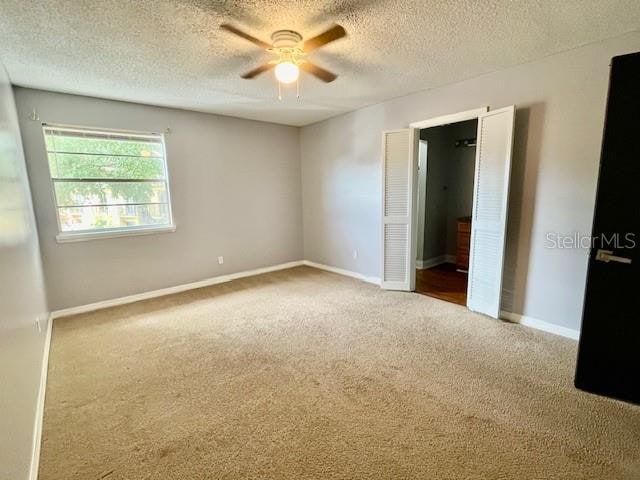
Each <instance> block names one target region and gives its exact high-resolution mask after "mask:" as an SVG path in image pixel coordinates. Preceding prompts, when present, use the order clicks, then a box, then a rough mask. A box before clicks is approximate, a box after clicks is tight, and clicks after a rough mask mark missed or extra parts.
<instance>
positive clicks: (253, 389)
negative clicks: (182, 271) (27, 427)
mask: <svg viewBox="0 0 640 480" xmlns="http://www.w3.org/2000/svg"><path fill="white" fill-rule="evenodd" d="M51 348H52V350H51V358H50V366H49V380H48V388H47V396H46V407H45V418H44V437H43V444H42V454H41V468H40V477H39V478H40V480H51V479H57V480H63V479H64V480H69V479H83V480H87V479H89V480H92V479H107V480H116V479H118V480H121V479H122V480H123V479H127V480H137V479H163V480H165V479H166V480H182V479H184V480H199V479H256V480H257V479H296V480H301V479H377V480H380V479H392V478H393V479H409V478H416V479H439V480H443V479H492V480H493V479H527V480H531V479H563V480H566V479H598V480H602V479H607V480H613V479H638V478H640V408H638V407H634V406H631V405H628V404H624V403H621V402H617V401H614V400H608V399H605V398H600V397H597V396H593V395H589V394H586V393H583V392H580V391H578V390H575V389H574V388H573V385H572V380H573V369H574V359H575V354H576V343H575V342H572V341H570V340H566V339H563V338H560V337H556V336H553V335H550V334H545V333H542V332H538V331H536V330H531V329H528V328H526V327H522V326H519V325H512V324H508V323H502V322H498V321H495V320H491V319H489V318H485V317H483V316H480V315H476V314H473V313H471V312H469V311H468V310H466V309H465V308H464V307H461V306H458V305H454V304H450V303H446V302H443V301H440V300H436V299H432V298H429V297H425V296H423V295H417V294H409V293H400V292H385V291H382V290H380V289H379V288H377V287H375V286H373V285H369V284H365V283H362V282H359V281H357V280H353V279H350V278H346V277H342V276H339V275H334V274H330V273H326V272H321V271H319V270H314V269H311V268H306V267H301V268H295V269H291V270H286V271H281V272H276V273H271V274H267V275H262V276H257V277H252V278H247V279H243V280H238V281H234V282H231V283H227V284H222V285H218V286H214V287H210V288H204V289H200V290H196V291H190V292H186V293H182V294H178V295H173V296H169V297H163V298H159V299H155V300H149V301H145V302H139V303H136V304H132V305H128V306H124V307H117V308H112V309H109V310H103V311H100V312H96V313H91V314H86V315H79V316H75V317H69V318H65V319H59V320H57V321H56V323H55V326H54V331H53V340H52V347H51Z"/></svg>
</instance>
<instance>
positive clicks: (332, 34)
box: [303, 25, 347, 52]
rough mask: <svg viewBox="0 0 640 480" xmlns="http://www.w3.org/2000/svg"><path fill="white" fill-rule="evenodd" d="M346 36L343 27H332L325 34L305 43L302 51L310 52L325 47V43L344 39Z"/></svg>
mask: <svg viewBox="0 0 640 480" xmlns="http://www.w3.org/2000/svg"><path fill="white" fill-rule="evenodd" d="M346 35H347V32H346V31H345V29H344V28H343V27H341V26H340V25H334V26H333V27H331V28H330V29H329V30H327V31H326V32H324V33H321V34H320V35H318V36H315V37H313V38H310V39H309V40H307V41H305V42H304V47H303V49H304V51H305V52H311V51H313V50H315V49H317V48H320V47H322V46H323V45H326V44H327V43H330V42H333V41H334V40H338V39H339V38H342V37H345V36H346Z"/></svg>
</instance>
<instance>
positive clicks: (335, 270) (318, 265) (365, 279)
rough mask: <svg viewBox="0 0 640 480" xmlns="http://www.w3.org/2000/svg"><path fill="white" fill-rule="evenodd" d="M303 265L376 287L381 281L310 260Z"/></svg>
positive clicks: (304, 261)
mask: <svg viewBox="0 0 640 480" xmlns="http://www.w3.org/2000/svg"><path fill="white" fill-rule="evenodd" d="M302 263H303V265H307V266H308V267H313V268H318V269H320V270H326V271H327V272H333V273H337V274H339V275H345V276H347V277H352V278H357V279H358V280H362V281H363V282H368V283H373V284H374V285H380V279H379V278H378V277H367V276H366V275H362V274H361V273H357V272H352V271H351V270H345V269H343V268H337V267H330V266H329V265H323V264H322V263H316V262H312V261H310V260H303V261H302Z"/></svg>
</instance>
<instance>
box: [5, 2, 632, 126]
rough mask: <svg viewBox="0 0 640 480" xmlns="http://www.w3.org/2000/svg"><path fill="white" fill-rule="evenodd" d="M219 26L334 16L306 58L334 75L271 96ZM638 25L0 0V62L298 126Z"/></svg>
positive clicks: (324, 8) (97, 90)
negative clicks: (336, 27)
mask: <svg viewBox="0 0 640 480" xmlns="http://www.w3.org/2000/svg"><path fill="white" fill-rule="evenodd" d="M222 22H231V23H233V24H235V25H237V26H239V27H241V28H243V29H245V30H247V31H248V32H250V33H252V34H254V35H255V36H257V37H259V38H261V39H264V40H267V41H268V40H269V36H270V34H271V32H273V31H274V30H277V29H284V28H287V29H293V30H297V31H299V32H300V33H301V34H302V35H303V36H305V37H307V38H308V37H310V36H313V35H316V34H318V33H320V32H321V31H323V30H324V29H325V28H327V27H329V26H330V25H331V24H332V23H334V22H336V23H339V24H341V25H343V26H344V27H345V28H346V30H347V33H348V35H349V36H348V37H347V38H345V39H341V40H338V41H336V42H335V43H332V44H331V45H328V46H326V47H325V48H323V49H322V50H319V51H317V52H314V53H313V54H312V55H311V56H310V58H311V59H312V60H313V61H314V62H316V63H317V64H319V65H321V66H323V67H325V68H328V69H331V70H333V71H335V72H336V73H338V74H339V75H340V76H339V78H338V79H337V80H336V81H335V82H333V83H331V84H323V83H321V82H319V81H317V80H316V79H315V78H310V77H308V76H305V77H303V82H302V99H300V100H295V94H294V92H288V95H287V99H285V100H283V101H278V100H277V89H276V83H275V81H274V79H273V74H272V73H268V74H265V75H263V76H261V77H259V78H258V79H257V80H242V79H240V78H239V74H240V73H242V72H244V71H246V70H249V69H251V68H252V67H254V66H257V65H258V64H260V63H261V62H263V61H264V60H265V59H267V58H269V59H270V58H271V57H270V56H268V55H267V54H266V53H265V52H262V51H260V49H258V48H257V47H255V46H253V45H252V44H250V43H248V42H246V41H244V40H242V39H240V38H236V37H233V36H231V35H230V34H229V33H227V32H224V31H221V30H220V29H219V25H220V24H221V23H222ZM639 28H640V1H638V0H515V1H514V0H457V1H456V0H422V1H421V0H414V1H412V0H320V1H318V0H244V1H212V0H210V1H207V0H163V1H150V0H147V1H141V0H136V1H132V0H102V1H100V2H97V1H82V0H76V1H68V0H67V1H64V0H27V1H25V0H0V59H1V60H2V62H3V63H4V64H5V66H6V68H7V70H8V72H9V75H10V77H11V80H12V82H13V83H14V84H17V85H22V86H27V87H34V88H41V89H47V90H54V91H60V92H68V93H76V94H82V95H90V96H96V97H105V98H113V99H119V100H129V101H134V102H140V103H148V104H153V105H163V106H170V107H179V108H185V109H191V110H199V111H205V112H213V113H220V114H225V115H233V116H238V117H245V118H252V119H258V120H266V121H272V122H277V123H284V124H289V125H306V124H309V123H313V122H316V121H319V120H322V119H325V118H328V117H331V116H333V115H337V114H339V113H342V112H345V111H349V110H354V109H356V108H359V107H362V106H365V105H370V104H374V103H378V102H381V101H384V100H387V99H389V98H393V97H398V96H402V95H405V94H408V93H411V92H415V91H419V90H424V89H428V88H433V87H436V86H440V85H445V84H448V83H453V82H456V81H460V80H463V79H466V78H470V77H474V76H477V75H480V74H482V73H487V72H491V71H495V70H499V69H501V68H505V67H508V66H511V65H516V64H520V63H524V62H528V61H532V60H535V59H537V58H541V57H544V56H547V55H550V54H553V53H557V52H560V51H564V50H568V49H571V48H575V47H577V46H580V45H584V44H587V43H591V42H595V41H598V40H602V39H604V38H610V37H614V36H618V35H621V34H623V33H626V32H630V31H635V30H638V29H639Z"/></svg>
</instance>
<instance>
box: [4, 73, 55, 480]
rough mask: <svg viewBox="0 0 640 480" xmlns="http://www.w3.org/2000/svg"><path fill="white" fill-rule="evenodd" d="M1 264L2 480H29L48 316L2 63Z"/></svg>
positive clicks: (34, 233)
mask: <svg viewBox="0 0 640 480" xmlns="http://www.w3.org/2000/svg"><path fill="white" fill-rule="evenodd" d="M0 266H1V268H0V478H2V479H4V478H6V479H12V480H13V479H15V480H26V479H27V478H29V469H30V463H31V454H32V451H33V441H34V425H35V418H36V405H37V401H38V396H39V389H40V374H41V371H42V357H43V354H44V343H45V335H46V331H47V321H48V313H47V305H46V301H45V293H44V284H43V279H42V266H41V264H40V253H39V251H38V234H37V231H36V224H35V220H34V216H33V210H32V207H31V196H30V194H29V184H28V182H27V172H26V169H25V162H24V156H23V153H22V144H21V142H20V132H19V131H18V119H17V117H16V110H15V104H14V101H13V93H12V91H11V86H10V84H9V79H8V77H7V75H6V73H5V70H4V67H3V66H2V64H0ZM37 319H40V327H41V329H40V330H38V329H37V328H36V320H37Z"/></svg>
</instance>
